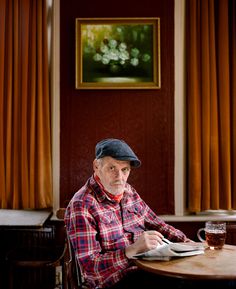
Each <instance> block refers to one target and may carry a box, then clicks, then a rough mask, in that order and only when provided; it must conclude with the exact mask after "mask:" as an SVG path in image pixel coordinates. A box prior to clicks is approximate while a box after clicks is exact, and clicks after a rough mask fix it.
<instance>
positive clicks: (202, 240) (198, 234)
mask: <svg viewBox="0 0 236 289" xmlns="http://www.w3.org/2000/svg"><path fill="white" fill-rule="evenodd" d="M202 231H205V229H204V228H201V229H199V230H198V231H197V237H198V239H199V240H200V241H201V242H206V240H205V239H203V238H202V236H201V232H202Z"/></svg>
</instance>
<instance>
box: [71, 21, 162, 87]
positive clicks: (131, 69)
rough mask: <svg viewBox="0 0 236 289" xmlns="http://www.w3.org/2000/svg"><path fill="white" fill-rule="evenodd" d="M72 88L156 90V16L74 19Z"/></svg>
mask: <svg viewBox="0 0 236 289" xmlns="http://www.w3.org/2000/svg"><path fill="white" fill-rule="evenodd" d="M75 24H76V29H75V31H76V32H75V33H76V35H75V36H76V37H75V39H76V45H75V46H76V52H75V58H76V65H75V66H76V67H75V70H76V75H75V87H76V89H160V88H161V59H160V18H158V17H156V18H94V19H90V18H76V23H75Z"/></svg>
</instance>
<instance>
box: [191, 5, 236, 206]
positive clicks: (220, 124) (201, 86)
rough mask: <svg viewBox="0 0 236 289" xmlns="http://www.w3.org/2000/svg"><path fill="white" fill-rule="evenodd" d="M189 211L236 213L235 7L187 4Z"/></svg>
mask: <svg viewBox="0 0 236 289" xmlns="http://www.w3.org/2000/svg"><path fill="white" fill-rule="evenodd" d="M186 72H187V73H186V97H187V99H186V100H187V105H186V108H187V135H188V138H187V153H188V154H187V160H188V164H187V181H188V186H187V187H188V190H187V209H188V210H189V211H190V212H200V211H204V210H218V209H223V210H232V209H234V210H235V209H236V1H235V0H218V1H215V0H187V1H186Z"/></svg>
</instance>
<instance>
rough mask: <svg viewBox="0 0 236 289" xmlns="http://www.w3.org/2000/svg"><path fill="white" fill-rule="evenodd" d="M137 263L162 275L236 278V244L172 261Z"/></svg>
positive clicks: (193, 277) (199, 278)
mask: <svg viewBox="0 0 236 289" xmlns="http://www.w3.org/2000/svg"><path fill="white" fill-rule="evenodd" d="M135 263H136V265H137V266H138V267H139V268H141V269H143V270H146V271H149V272H152V273H156V274H158V275H161V276H167V277H177V278H184V279H195V280H196V279H198V280H216V279H217V280H236V246H233V245H225V246H224V247H223V249H221V250H210V249H208V248H206V249H205V254H202V255H196V256H191V257H180V258H176V259H172V260H170V261H147V260H135Z"/></svg>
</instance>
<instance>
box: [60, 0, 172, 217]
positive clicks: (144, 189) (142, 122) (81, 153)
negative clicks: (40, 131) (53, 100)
mask: <svg viewBox="0 0 236 289" xmlns="http://www.w3.org/2000/svg"><path fill="white" fill-rule="evenodd" d="M60 3H61V7H60V11H61V12H60V13H61V16H60V21H61V22H60V30H61V34H60V37H61V39H60V42H61V43H60V81H61V82H60V93H61V103H60V104H61V111H60V118H61V125H60V130H61V131H60V133H61V135H60V147H61V149H60V161H61V166H60V175H61V179H60V196H61V198H60V201H61V206H63V205H65V202H66V200H69V199H70V198H71V197H72V195H73V194H74V193H75V192H76V191H77V190H78V189H79V188H80V187H81V186H82V185H83V184H84V183H85V181H86V180H87V178H88V177H89V176H90V175H91V174H92V161H93V159H94V146H95V144H96V142H98V141H99V140H101V139H103V138H108V137H114V138H122V139H124V140H125V141H126V142H127V143H128V144H130V146H131V147H132V148H133V149H134V151H135V152H136V153H137V155H138V156H139V158H140V159H141V160H142V166H141V167H140V168H138V169H135V170H133V172H131V176H130V179H129V182H130V183H131V184H132V185H133V186H134V187H135V188H136V189H137V191H138V192H139V193H140V195H141V196H142V197H143V198H144V200H145V201H146V202H147V203H148V204H149V205H150V206H151V207H152V208H153V210H154V211H156V212H157V213H158V214H173V213H174V0H165V1H163V0H146V1H142V2H141V3H140V2H138V1H136V0H129V1H127V0H126V1H125V0H120V1H118V2H114V1H108V0H104V1H100V2H98V1H95V0H90V1H83V4H82V1H78V0H70V1H66V0H61V1H60ZM103 17H104V18H105V17H130V18H132V17H160V28H161V89H160V90H155V89H153V90H145V89H144V90H135V89H134V90H132V89H128V90H76V89H75V19H76V18H103Z"/></svg>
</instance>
